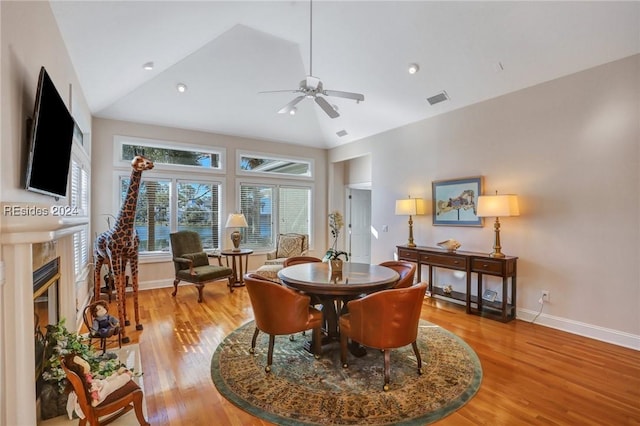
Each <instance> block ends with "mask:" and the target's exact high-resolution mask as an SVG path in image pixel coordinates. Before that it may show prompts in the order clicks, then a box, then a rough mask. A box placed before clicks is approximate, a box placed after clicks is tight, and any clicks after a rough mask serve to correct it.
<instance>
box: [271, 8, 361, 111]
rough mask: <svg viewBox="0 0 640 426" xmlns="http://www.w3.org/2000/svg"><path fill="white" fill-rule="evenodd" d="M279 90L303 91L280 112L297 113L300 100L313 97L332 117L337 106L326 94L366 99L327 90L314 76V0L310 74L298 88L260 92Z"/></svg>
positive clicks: (359, 100) (310, 39) (311, 15)
mask: <svg viewBox="0 0 640 426" xmlns="http://www.w3.org/2000/svg"><path fill="white" fill-rule="evenodd" d="M278 92H291V93H301V95H299V96H297V97H296V98H294V99H293V100H292V101H291V102H289V103H288V104H286V105H285V106H284V107H282V108H281V109H280V110H279V111H278V114H287V113H289V114H295V112H296V110H297V108H296V105H297V104H298V102H300V101H302V100H303V99H304V98H308V99H313V100H314V102H315V103H316V104H318V105H319V106H320V108H322V110H323V111H324V112H325V113H326V114H327V115H328V116H329V117H331V118H336V117H339V116H340V114H338V111H336V108H334V107H333V106H331V104H330V103H329V102H327V100H326V99H325V98H324V96H335V97H338V98H346V99H353V100H354V101H356V103H360V102H361V101H364V95H362V94H360V93H352V92H343V91H340V90H326V89H325V88H324V86H323V84H322V80H320V79H319V78H318V77H314V76H313V0H310V1H309V75H308V76H307V77H306V78H305V79H304V80H302V81H300V85H299V87H298V88H297V89H289V90H270V91H266V92H260V93H278Z"/></svg>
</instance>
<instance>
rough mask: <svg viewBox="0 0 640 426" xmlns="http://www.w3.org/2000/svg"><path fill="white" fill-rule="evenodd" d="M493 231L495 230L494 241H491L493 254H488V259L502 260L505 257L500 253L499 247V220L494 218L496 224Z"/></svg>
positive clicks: (500, 247) (500, 248)
mask: <svg viewBox="0 0 640 426" xmlns="http://www.w3.org/2000/svg"><path fill="white" fill-rule="evenodd" d="M493 229H494V230H495V240H494V241H493V253H489V256H490V257H496V258H500V259H501V258H503V257H505V255H504V253H502V251H501V250H502V246H500V219H498V218H497V217H496V223H494V224H493Z"/></svg>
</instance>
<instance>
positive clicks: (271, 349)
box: [264, 334, 276, 373]
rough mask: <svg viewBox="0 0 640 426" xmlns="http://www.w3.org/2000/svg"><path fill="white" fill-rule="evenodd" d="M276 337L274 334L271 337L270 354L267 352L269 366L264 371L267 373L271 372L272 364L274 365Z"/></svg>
mask: <svg viewBox="0 0 640 426" xmlns="http://www.w3.org/2000/svg"><path fill="white" fill-rule="evenodd" d="M275 337H276V336H274V335H273V334H270V335H269V352H267V366H266V367H265V368H264V371H266V372H267V373H268V372H270V371H271V364H273V344H274V343H275Z"/></svg>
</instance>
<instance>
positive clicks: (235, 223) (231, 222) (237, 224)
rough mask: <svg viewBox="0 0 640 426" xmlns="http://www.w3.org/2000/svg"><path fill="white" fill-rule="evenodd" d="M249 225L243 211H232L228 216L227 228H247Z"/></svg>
mask: <svg viewBox="0 0 640 426" xmlns="http://www.w3.org/2000/svg"><path fill="white" fill-rule="evenodd" d="M247 226H249V224H248V223H247V219H246V218H245V217H244V215H243V214H242V213H231V214H230V215H229V217H228V218H227V224H226V225H225V227H226V228H246V227H247Z"/></svg>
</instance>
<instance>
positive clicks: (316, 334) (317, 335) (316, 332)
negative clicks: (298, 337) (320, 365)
mask: <svg viewBox="0 0 640 426" xmlns="http://www.w3.org/2000/svg"><path fill="white" fill-rule="evenodd" d="M311 340H312V341H313V355H314V356H315V357H316V359H318V358H320V355H321V354H322V342H321V340H322V327H316V328H314V329H313V334H312V335H311Z"/></svg>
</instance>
